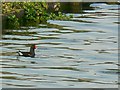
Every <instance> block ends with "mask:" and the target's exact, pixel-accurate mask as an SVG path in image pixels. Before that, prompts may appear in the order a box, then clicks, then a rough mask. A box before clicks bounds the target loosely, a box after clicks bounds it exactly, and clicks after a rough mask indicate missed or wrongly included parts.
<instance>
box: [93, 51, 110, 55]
mask: <svg viewBox="0 0 120 90" xmlns="http://www.w3.org/2000/svg"><path fill="white" fill-rule="evenodd" d="M95 51H97V52H98V53H108V54H109V53H110V52H108V51H106V50H95Z"/></svg>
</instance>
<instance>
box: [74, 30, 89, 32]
mask: <svg viewBox="0 0 120 90" xmlns="http://www.w3.org/2000/svg"><path fill="white" fill-rule="evenodd" d="M72 31H73V32H75V33H86V32H91V31H89V30H72Z"/></svg>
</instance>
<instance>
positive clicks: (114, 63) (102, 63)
mask: <svg viewBox="0 0 120 90" xmlns="http://www.w3.org/2000/svg"><path fill="white" fill-rule="evenodd" d="M97 64H116V63H115V62H103V63H92V64H89V65H97Z"/></svg>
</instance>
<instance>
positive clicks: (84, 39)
mask: <svg viewBox="0 0 120 90" xmlns="http://www.w3.org/2000/svg"><path fill="white" fill-rule="evenodd" d="M91 7H93V8H94V9H93V10H84V13H83V14H79V13H78V14H73V15H74V18H73V19H71V20H70V21H59V20H54V21H53V20H49V21H48V24H45V25H44V24H40V25H39V27H30V29H29V30H24V29H23V30H22V29H21V30H13V31H14V32H19V33H20V32H31V33H32V32H37V33H36V34H29V35H3V36H2V38H3V40H1V43H2V45H1V47H0V49H1V50H2V60H0V62H2V63H1V67H2V71H1V74H2V87H5V88H6V87H7V88H8V87H9V88H10V87H14V88H18V87H36V88H56V87H57V88H68V87H69V88H86V87H87V88H100V87H102V88H105V87H107V88H117V87H118V73H119V72H118V65H119V64H118V23H119V22H118V10H117V9H118V6H117V5H115V4H114V5H108V4H105V3H94V4H91ZM69 14H71V13H69ZM69 14H68V15H69ZM32 43H36V44H37V49H36V56H35V58H30V57H21V56H17V54H16V52H17V51H18V50H19V49H20V50H22V51H29V44H32Z"/></svg>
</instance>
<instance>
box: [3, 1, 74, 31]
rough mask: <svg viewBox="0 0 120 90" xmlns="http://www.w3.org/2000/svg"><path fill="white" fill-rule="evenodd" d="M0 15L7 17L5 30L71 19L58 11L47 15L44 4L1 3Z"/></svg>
mask: <svg viewBox="0 0 120 90" xmlns="http://www.w3.org/2000/svg"><path fill="white" fill-rule="evenodd" d="M55 4H56V5H57V4H58V3H55ZM59 5H60V4H59ZM57 8H59V7H57ZM55 9H56V8H55ZM2 14H3V15H6V16H7V27H5V28H12V29H13V28H19V27H20V26H25V25H36V24H39V23H46V21H47V20H49V19H52V20H69V19H70V18H71V17H72V16H66V15H65V14H63V13H61V12H60V11H59V9H58V11H57V12H52V13H49V12H48V3H46V2H4V3H2Z"/></svg>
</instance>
